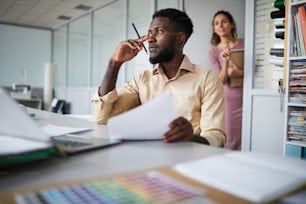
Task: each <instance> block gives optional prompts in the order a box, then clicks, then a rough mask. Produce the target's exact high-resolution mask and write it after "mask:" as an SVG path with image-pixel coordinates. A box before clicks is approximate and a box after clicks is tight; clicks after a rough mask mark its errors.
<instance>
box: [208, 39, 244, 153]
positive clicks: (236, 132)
mask: <svg viewBox="0 0 306 204" xmlns="http://www.w3.org/2000/svg"><path fill="white" fill-rule="evenodd" d="M241 48H244V39H239V43H238V45H236V46H235V47H234V49H241ZM221 51H222V50H221V49H220V48H218V47H213V48H212V49H211V50H210V52H209V59H210V62H211V65H212V69H213V70H214V71H215V72H216V73H217V74H219V72H220V71H221V65H222V59H221V57H220V52H221ZM224 92H225V131H226V147H227V148H228V149H231V150H241V129H242V94H243V87H242V86H241V87H231V86H230V85H229V83H228V82H227V83H225V84H224Z"/></svg>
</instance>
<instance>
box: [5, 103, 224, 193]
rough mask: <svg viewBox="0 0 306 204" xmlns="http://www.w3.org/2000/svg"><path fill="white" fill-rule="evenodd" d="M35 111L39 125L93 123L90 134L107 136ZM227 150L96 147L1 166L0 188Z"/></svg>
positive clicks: (101, 129)
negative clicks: (22, 163) (14, 165)
mask: <svg viewBox="0 0 306 204" xmlns="http://www.w3.org/2000/svg"><path fill="white" fill-rule="evenodd" d="M27 110H28V112H29V113H34V114H35V116H34V119H35V121H37V123H38V124H39V125H41V126H42V125H46V124H50V123H51V124H54V125H64V126H70V127H90V128H93V131H92V132H86V133H84V135H88V136H89V137H108V134H107V128H106V126H104V125H96V124H95V123H93V122H91V121H87V120H83V119H77V118H72V117H69V116H65V115H61V114H55V113H51V112H46V111H42V110H38V109H32V108H28V109H27ZM225 152H227V150H225V149H222V148H215V147H210V146H206V145H202V144H197V143H192V142H180V143H171V144H165V143H163V142H162V141H147V142H145V141H141V142H123V143H121V144H118V145H115V146H112V147H107V148H104V149H98V150H93V151H89V152H84V153H80V154H77V155H73V156H68V157H65V158H63V157H61V158H60V157H59V158H50V159H46V160H42V161H37V162H33V163H28V164H24V165H22V166H17V167H15V168H11V169H9V170H5V171H4V170H2V171H1V170H0V171H1V172H0V181H1V182H0V191H4V190H12V189H16V188H20V187H21V188H23V187H33V186H37V185H45V184H48V183H58V182H64V181H73V180H80V179H86V178H92V177H103V176H110V175H116V174H121V173H125V172H131V171H138V170H142V169H150V168H156V167H160V166H172V165H174V164H177V163H180V162H184V161H189V160H193V159H198V158H202V157H206V156H210V155H213V154H222V153H225Z"/></svg>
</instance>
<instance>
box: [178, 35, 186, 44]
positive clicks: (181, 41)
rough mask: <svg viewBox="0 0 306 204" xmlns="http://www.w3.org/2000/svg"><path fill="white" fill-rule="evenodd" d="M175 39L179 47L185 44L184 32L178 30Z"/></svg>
mask: <svg viewBox="0 0 306 204" xmlns="http://www.w3.org/2000/svg"><path fill="white" fill-rule="evenodd" d="M177 39H178V40H177V41H178V43H179V45H180V46H181V47H183V46H184V45H185V42H186V34H185V33H184V32H179V33H178V35H177Z"/></svg>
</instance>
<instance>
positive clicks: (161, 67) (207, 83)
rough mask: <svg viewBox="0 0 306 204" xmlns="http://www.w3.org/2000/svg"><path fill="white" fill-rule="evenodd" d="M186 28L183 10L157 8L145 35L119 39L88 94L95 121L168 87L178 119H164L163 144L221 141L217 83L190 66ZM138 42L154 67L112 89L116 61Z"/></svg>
mask: <svg viewBox="0 0 306 204" xmlns="http://www.w3.org/2000/svg"><path fill="white" fill-rule="evenodd" d="M192 32H193V24H192V21H191V19H190V18H189V17H188V16H187V14H186V13H185V12H182V11H179V10H176V9H162V10H160V11H157V12H156V13H154V14H153V17H152V21H151V24H150V27H149V30H148V34H147V35H145V36H143V37H141V38H139V39H130V40H127V41H123V42H121V43H120V44H119V46H118V47H117V49H116V50H115V52H114V53H113V55H112V57H111V59H110V61H109V64H108V67H107V70H106V73H105V76H104V79H103V81H102V84H101V86H100V87H99V89H98V91H97V93H96V95H95V96H94V98H93V102H94V103H95V105H96V107H95V112H94V116H95V117H94V118H95V121H96V122H97V123H98V124H106V123H107V120H108V118H109V117H111V116H114V115H117V114H119V113H122V112H125V111H127V110H130V109H132V108H135V107H136V106H139V105H141V104H144V103H146V102H148V101H150V100H152V99H154V98H156V97H157V96H159V95H162V94H163V93H165V92H167V91H170V92H171V93H172V95H173V98H174V106H175V110H176V113H177V115H178V118H176V119H175V120H173V121H172V122H170V124H169V131H168V132H165V134H164V137H163V140H164V142H166V143H168V142H169V143H170V142H177V141H195V142H199V143H203V144H207V145H212V146H218V147H222V146H223V145H224V144H225V131H224V93H223V85H222V83H221V82H220V80H219V79H218V77H217V75H216V74H214V72H212V71H210V70H209V69H206V68H200V67H199V66H197V65H194V64H192V63H191V62H190V61H189V59H188V57H187V56H186V55H184V54H183V48H184V45H185V43H186V42H187V40H188V38H189V37H190V35H191V34H192ZM144 41H148V45H149V52H150V62H151V63H152V64H156V65H155V68H154V69H149V70H146V71H143V72H142V73H140V74H139V75H137V76H135V77H133V78H132V79H131V80H130V81H128V82H126V83H125V84H124V85H123V86H122V87H121V89H120V90H119V91H117V90H116V81H117V77H118V72H119V70H120V67H121V65H122V64H123V63H124V62H126V61H129V60H131V59H133V58H134V57H135V56H136V55H137V54H138V53H139V52H140V51H141V50H142V49H143V42H144Z"/></svg>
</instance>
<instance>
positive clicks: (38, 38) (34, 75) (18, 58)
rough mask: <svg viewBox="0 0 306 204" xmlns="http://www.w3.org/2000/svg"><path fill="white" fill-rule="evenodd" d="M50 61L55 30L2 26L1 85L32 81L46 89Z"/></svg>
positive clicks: (0, 36) (0, 47)
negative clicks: (45, 73)
mask: <svg viewBox="0 0 306 204" xmlns="http://www.w3.org/2000/svg"><path fill="white" fill-rule="evenodd" d="M50 60H51V31H49V30H40V29H32V28H26V27H17V26H10V25H3V24H0V85H11V84H13V83H27V82H31V83H30V84H31V85H32V86H39V87H42V86H43V85H44V81H43V77H44V65H45V63H46V62H50ZM24 74H25V75H27V77H24Z"/></svg>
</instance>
